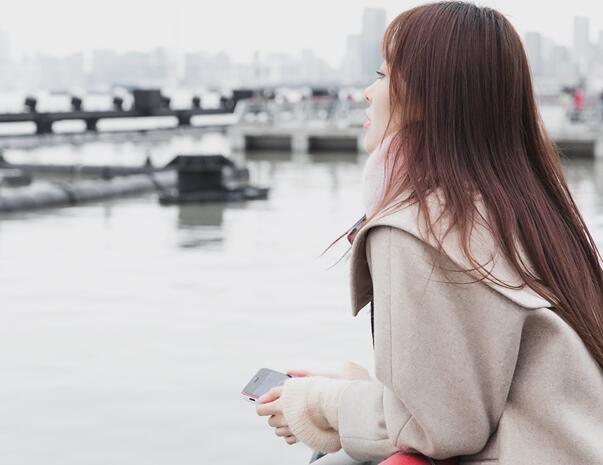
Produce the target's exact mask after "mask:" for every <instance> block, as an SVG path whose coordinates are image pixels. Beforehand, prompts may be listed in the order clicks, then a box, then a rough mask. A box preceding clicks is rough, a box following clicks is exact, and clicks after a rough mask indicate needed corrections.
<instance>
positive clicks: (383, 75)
mask: <svg viewBox="0 0 603 465" xmlns="http://www.w3.org/2000/svg"><path fill="white" fill-rule="evenodd" d="M375 72H376V73H377V76H379V77H378V79H381V78H382V77H385V74H383V73H382V72H381V71H375Z"/></svg>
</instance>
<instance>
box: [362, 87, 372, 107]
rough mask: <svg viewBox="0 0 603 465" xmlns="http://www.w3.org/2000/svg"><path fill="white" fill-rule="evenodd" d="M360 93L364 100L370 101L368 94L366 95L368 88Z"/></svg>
mask: <svg viewBox="0 0 603 465" xmlns="http://www.w3.org/2000/svg"><path fill="white" fill-rule="evenodd" d="M362 95H363V97H364V100H366V101H367V102H368V103H371V99H370V98H369V95H368V88H367V89H365V90H364V92H363V94H362Z"/></svg>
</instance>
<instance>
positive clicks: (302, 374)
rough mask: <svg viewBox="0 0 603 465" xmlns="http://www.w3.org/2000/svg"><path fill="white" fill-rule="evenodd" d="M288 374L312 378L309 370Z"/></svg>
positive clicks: (292, 371)
mask: <svg viewBox="0 0 603 465" xmlns="http://www.w3.org/2000/svg"><path fill="white" fill-rule="evenodd" d="M287 374H288V375H291V376H296V377H301V376H310V372H309V371H308V370H288V371H287Z"/></svg>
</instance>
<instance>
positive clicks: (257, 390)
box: [241, 368, 291, 402]
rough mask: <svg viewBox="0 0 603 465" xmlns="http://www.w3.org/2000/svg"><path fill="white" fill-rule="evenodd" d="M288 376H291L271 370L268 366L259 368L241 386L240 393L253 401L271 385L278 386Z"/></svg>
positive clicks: (270, 387) (271, 386)
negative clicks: (243, 385) (244, 384)
mask: <svg viewBox="0 0 603 465" xmlns="http://www.w3.org/2000/svg"><path fill="white" fill-rule="evenodd" d="M288 378H291V376H290V375H288V374H286V373H281V372H280V371H275V370H271V369H270V368H260V369H259V370H258V372H257V373H256V374H255V375H254V376H253V378H251V380H250V381H249V382H248V383H247V385H246V386H245V387H244V388H243V391H242V392H241V394H242V395H243V396H244V397H245V398H246V399H247V400H249V401H251V402H255V401H256V400H257V399H258V397H261V396H262V395H264V394H266V393H267V392H268V391H269V390H270V389H272V388H273V387H275V386H280V385H281V384H283V383H284V382H285V381H286V380H287V379H288Z"/></svg>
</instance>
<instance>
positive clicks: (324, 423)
mask: <svg viewBox="0 0 603 465" xmlns="http://www.w3.org/2000/svg"><path fill="white" fill-rule="evenodd" d="M352 382H353V381H351V380H346V379H336V378H327V377H323V376H306V377H298V378H290V379H288V380H286V381H285V383H284V384H283V389H282V391H281V396H280V402H281V407H282V411H283V417H284V419H285V422H286V423H287V425H288V427H289V431H291V433H292V434H293V435H294V436H295V437H296V438H297V439H298V440H299V441H300V442H303V443H304V444H306V445H307V446H309V447H311V448H312V449H315V450H318V451H320V452H323V453H332V452H336V451H338V450H339V449H341V442H340V439H339V432H338V431H337V426H338V420H337V417H338V410H337V409H338V404H339V397H340V396H341V393H342V392H343V390H344V389H345V388H346V387H347V386H348V385H350V384H351V383H352Z"/></svg>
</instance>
